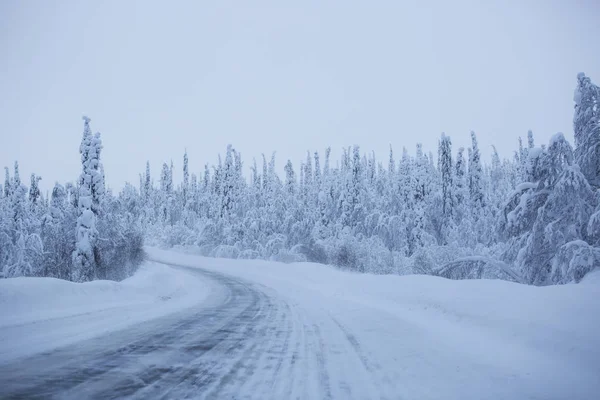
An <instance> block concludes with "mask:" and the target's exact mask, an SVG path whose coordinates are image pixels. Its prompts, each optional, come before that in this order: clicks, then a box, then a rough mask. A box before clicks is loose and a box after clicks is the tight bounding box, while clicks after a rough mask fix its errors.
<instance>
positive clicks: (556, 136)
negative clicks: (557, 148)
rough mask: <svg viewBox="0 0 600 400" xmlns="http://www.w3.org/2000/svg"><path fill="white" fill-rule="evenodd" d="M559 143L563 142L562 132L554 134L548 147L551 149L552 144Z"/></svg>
mask: <svg viewBox="0 0 600 400" xmlns="http://www.w3.org/2000/svg"><path fill="white" fill-rule="evenodd" d="M560 141H565V135H564V134H563V133H562V132H558V133H555V134H554V135H552V137H551V138H550V142H549V144H548V145H549V146H550V147H552V146H553V145H554V143H556V142H560Z"/></svg>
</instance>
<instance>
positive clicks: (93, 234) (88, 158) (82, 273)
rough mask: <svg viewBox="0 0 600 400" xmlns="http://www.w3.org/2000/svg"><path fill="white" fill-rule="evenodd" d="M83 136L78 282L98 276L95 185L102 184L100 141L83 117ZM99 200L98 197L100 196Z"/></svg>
mask: <svg viewBox="0 0 600 400" xmlns="http://www.w3.org/2000/svg"><path fill="white" fill-rule="evenodd" d="M83 120H84V129H83V138H82V140H81V145H80V147H79V152H80V153H81V164H82V172H81V175H80V177H79V198H78V204H77V210H78V217H77V228H76V232H75V244H76V248H75V251H74V252H73V270H72V275H71V278H72V280H73V281H75V282H85V281H90V280H93V279H94V278H95V277H96V264H97V263H96V261H97V260H96V256H97V254H96V240H97V236H98V231H97V230H96V212H95V205H94V196H95V195H96V196H97V195H98V194H99V193H95V192H94V187H95V185H96V184H97V183H98V182H97V181H96V180H95V179H94V178H95V177H96V176H97V175H96V173H97V172H98V162H99V160H98V156H99V151H98V150H99V149H98V147H99V146H98V143H97V142H96V141H94V137H93V136H92V131H91V129H90V119H89V118H87V117H83ZM96 199H97V197H96Z"/></svg>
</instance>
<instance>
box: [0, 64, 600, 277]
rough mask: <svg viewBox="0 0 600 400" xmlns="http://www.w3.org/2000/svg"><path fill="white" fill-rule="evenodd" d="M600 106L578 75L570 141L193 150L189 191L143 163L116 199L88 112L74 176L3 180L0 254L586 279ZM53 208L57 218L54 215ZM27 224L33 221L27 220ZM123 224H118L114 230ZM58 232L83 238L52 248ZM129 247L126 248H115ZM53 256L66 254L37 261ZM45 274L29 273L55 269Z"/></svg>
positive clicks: (444, 140)
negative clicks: (41, 186)
mask: <svg viewBox="0 0 600 400" xmlns="http://www.w3.org/2000/svg"><path fill="white" fill-rule="evenodd" d="M599 99H600V89H599V88H598V86H596V85H594V84H593V83H592V82H591V81H590V79H589V78H588V77H587V76H585V75H584V74H582V73H581V74H579V75H578V76H577V86H576V90H575V96H574V102H575V108H574V120H573V126H574V139H575V142H574V146H572V145H571V144H570V143H569V142H568V141H567V140H566V139H565V137H564V135H563V134H560V133H559V134H556V135H554V136H552V137H551V138H550V140H549V141H548V142H547V143H541V144H539V145H538V144H536V142H535V140H534V135H533V133H532V132H531V131H529V132H528V134H527V137H526V139H525V142H524V141H523V140H521V139H519V142H518V147H517V149H516V151H515V152H514V153H513V154H512V155H510V157H504V158H501V157H500V155H499V154H498V152H497V151H496V149H495V148H493V154H492V157H491V162H490V163H484V162H483V161H482V160H481V153H480V149H479V145H478V142H477V136H476V134H475V133H474V132H471V144H470V146H469V147H468V148H466V149H465V148H462V147H461V148H458V149H453V146H452V140H451V138H450V136H448V135H445V134H442V135H441V137H440V139H439V142H438V149H437V154H436V155H434V154H433V153H432V152H428V153H427V152H426V151H425V150H424V149H423V146H422V145H421V144H417V146H416V149H415V151H412V152H409V151H408V150H407V149H406V148H403V149H402V152H401V153H400V154H397V153H396V152H394V149H393V148H392V147H391V146H390V151H389V155H388V156H387V157H386V160H385V161H381V160H379V159H377V158H376V156H375V154H374V153H368V154H366V153H364V152H361V149H360V147H359V146H351V147H348V148H344V149H343V152H342V156H341V159H340V160H336V161H335V162H333V161H332V160H331V159H330V155H331V149H330V148H327V149H325V151H324V152H323V153H319V152H318V151H315V152H307V155H306V159H305V160H303V161H302V162H300V164H299V165H297V166H294V164H293V163H292V162H291V160H288V161H287V163H286V164H285V167H284V171H283V172H284V173H283V175H281V176H280V175H279V174H278V173H277V171H276V168H275V154H274V153H273V154H272V155H271V157H266V156H265V155H263V156H262V160H261V161H262V162H261V167H260V168H259V166H258V163H257V162H256V160H253V162H252V164H251V165H250V176H249V179H247V177H246V175H245V173H244V163H243V161H242V155H241V154H240V153H239V152H238V151H236V150H235V148H234V147H233V146H231V145H229V146H228V147H227V149H226V152H225V155H224V157H223V158H222V157H221V156H219V157H218V160H217V163H216V164H215V165H212V166H210V165H208V164H205V165H204V168H203V170H202V171H200V172H199V173H194V172H191V171H190V165H189V160H188V156H187V153H185V154H184V155H183V168H182V179H181V182H180V183H178V184H177V185H176V184H175V182H174V174H175V170H174V165H173V162H172V161H171V162H170V163H164V164H163V165H162V168H161V170H160V175H159V176H158V178H155V177H154V176H153V175H152V174H151V168H150V165H149V163H147V164H146V169H145V171H144V172H142V173H141V174H140V182H139V186H137V187H136V186H134V185H132V184H129V183H128V184H126V185H125V187H124V189H123V190H122V191H121V192H120V193H119V195H118V196H112V195H111V194H110V193H107V192H105V190H104V187H103V182H104V181H103V172H102V167H101V164H100V163H99V161H98V159H97V157H96V155H98V156H99V154H100V148H101V146H100V147H98V142H99V136H92V135H91V131H89V120H86V122H85V129H84V139H83V142H82V150H81V153H82V165H83V172H82V175H81V177H80V179H79V181H78V182H77V184H76V185H66V186H65V187H62V186H60V185H57V186H56V187H55V189H54V190H53V193H52V198H51V199H50V201H49V202H48V201H44V200H43V199H41V196H40V194H39V191H38V190H37V189H36V187H37V180H36V179H38V178H37V177H36V176H32V180H31V187H30V189H29V194H28V195H27V190H26V189H25V187H24V186H22V185H21V184H20V183H18V184H17V183H15V182H16V179H17V176H18V171H17V170H15V174H14V176H13V177H12V178H10V179H9V177H8V173H7V180H6V182H7V183H5V190H4V193H5V195H4V196H3V198H1V199H0V207H1V208H0V212H1V214H0V215H2V216H3V217H2V219H1V221H2V225H1V226H0V232H2V236H1V237H2V240H4V243H7V244H10V246H11V247H10V248H11V249H12V250H10V251H9V252H2V253H0V262H2V263H3V264H2V265H5V266H6V265H13V267H8V271H9V274H8V275H11V272H10V271H15V270H18V271H24V270H27V268H25V269H24V268H23V267H19V268H16V269H15V267H14V265H17V264H18V262H16V261H15V260H20V258H19V257H25V259H27V260H30V261H28V262H29V264H30V265H31V266H34V265H36V266H42V265H46V264H52V265H57V266H58V265H60V266H59V267H53V268H51V269H52V271H62V272H60V274H57V273H55V272H53V274H54V275H51V276H59V277H65V278H70V279H76V280H88V279H93V278H94V277H102V276H105V275H106V274H107V273H108V271H109V269H108V268H109V267H108V265H115V264H114V263H115V261H112V260H111V262H110V263H107V261H103V260H108V259H112V258H113V257H115V256H116V255H117V254H121V255H122V257H123V260H124V262H125V263H126V262H127V261H128V260H129V259H130V258H135V257H132V256H131V254H138V253H139V252H140V251H138V250H135V251H134V250H131V249H140V248H141V240H142V238H141V236H142V235H141V233H140V232H142V231H143V232H144V233H145V235H144V236H145V240H146V242H147V243H149V244H151V245H159V246H166V247H172V246H190V247H192V248H193V249H195V251H197V252H199V253H201V254H203V255H206V256H213V257H228V258H260V259H269V260H278V261H286V262H289V261H311V262H319V263H326V264H333V265H336V266H338V267H340V268H344V269H348V270H353V271H359V272H371V273H380V274H407V273H422V274H436V275H442V276H449V277H453V278H467V277H500V278H505V279H511V280H515V281H519V282H523V283H528V284H534V285H547V284H554V283H566V282H571V281H579V280H580V279H581V278H582V277H583V276H584V275H585V274H586V273H587V272H589V271H590V270H592V269H593V268H595V267H597V266H598V265H600V100H599ZM86 132H87V133H86ZM6 188H9V189H8V190H6ZM17 191H18V194H15V193H16V192H17ZM55 192H57V193H56V195H55ZM32 193H33V194H32ZM16 199H19V200H16ZM53 210H54V211H53ZM53 213H54V214H57V215H58V216H57V217H53V218H54V219H52V218H50V219H48V218H49V217H48V216H49V215H50V216H51V215H53ZM17 214H18V215H31V216H36V217H27V218H21V217H19V218H21V219H19V218H17V217H15V215H17ZM8 215H10V216H12V218H7V217H6V216H8ZM20 220H23V221H25V220H27V221H33V222H27V223H22V226H23V227H21V225H19V224H21V222H18V223H17V221H20ZM47 220H49V221H63V222H61V223H56V222H55V223H54V224H52V223H46V222H44V221H47ZM109 221H110V222H109ZM8 222H10V224H8ZM9 225H10V226H9ZM96 225H97V226H96ZM75 226H76V228H77V236H76V241H75V240H74V238H75V235H74V234H73V229H74V227H75ZM115 226H120V227H121V228H119V229H120V230H119V232H118V233H116V232H113V233H114V234H109V233H103V230H107V229H116V228H114V227H115ZM15 227H17V228H15ZM50 227H52V228H50ZM8 228H10V229H8ZM44 229H57V230H60V234H58V235H48V234H46V233H44ZM17 232H26V234H21V233H18V234H17ZM31 233H33V236H32V234H31ZM58 237H69V238H71V239H70V240H67V241H65V242H61V243H60V244H59V243H54V242H53V240H54V239H53V238H58ZM118 238H124V239H121V240H122V242H121V244H120V245H117V244H109V243H110V240H116V241H118V240H119V239H118ZM132 238H135V240H133V239H132ZM107 240H108V241H107ZM59 242H60V240H59ZM130 242H131V243H130ZM75 243H77V246H75ZM132 243H133V244H132ZM88 244H89V245H88ZM103 246H104V247H103ZM119 246H122V248H123V249H125V250H122V251H121V250H114V249H117V248H119V249H121V247H119ZM3 247H4V246H3ZM73 247H75V248H73ZM42 248H43V249H44V250H43V251H42ZM42 253H43V254H48V257H50V258H51V257H55V260H57V261H52V262H46V263H44V262H42V259H41V258H40V259H38V261H36V262H33V261H31V260H33V259H34V258H35V257H37V256H38V255H40V254H42ZM8 254H10V256H9V255H8ZM22 254H25V256H22ZM57 254H61V256H57ZM106 254H112V255H111V256H109V255H106ZM66 255H69V257H67V258H65V256H66ZM71 255H72V256H71ZM27 257H29V258H27ZM21 259H22V258H21ZM67 259H68V260H70V261H67ZM6 260H12V261H10V262H8V264H7V261H6ZM58 260H61V261H58ZM20 262H21V261H20ZM61 263H62V264H61ZM90 263H92V264H93V266H90V265H91V264H90ZM26 264H27V263H26ZM18 265H21V264H18ZM37 268H38V271H37V272H34V273H33V274H42V275H43V274H45V273H46V272H44V271H41V272H40V271H39V267H37ZM34 269H35V268H34ZM4 270H5V271H7V268H6V267H5V268H4ZM67 271H68V273H67ZM76 271H77V272H76ZM21 273H22V272H21ZM74 274H75V275H74ZM74 277H75V278H74Z"/></svg>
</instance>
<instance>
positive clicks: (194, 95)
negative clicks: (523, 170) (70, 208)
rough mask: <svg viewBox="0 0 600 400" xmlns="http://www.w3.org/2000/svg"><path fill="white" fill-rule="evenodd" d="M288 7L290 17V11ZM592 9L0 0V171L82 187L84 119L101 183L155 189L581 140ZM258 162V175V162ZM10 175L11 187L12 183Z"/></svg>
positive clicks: (594, 34) (598, 59) (598, 6)
mask: <svg viewBox="0 0 600 400" xmlns="http://www.w3.org/2000/svg"><path fill="white" fill-rule="evenodd" d="M292 3H294V4H292ZM599 21H600V3H597V2H595V1H594V0H589V1H581V0H579V1H578V0H576V1H566V0H565V1H558V0H549V1H543V0H540V1H534V0H531V1H513V0H511V1H482V0H478V1H471V2H467V1H439V2H425V1H415V2H412V1H400V0H396V1H360V2H359V1H336V2H333V1H312V0H311V1H307V0H303V1H298V2H289V1H251V2H246V1H218V2H217V1H215V2H207V1H171V2H167V1H160V2H154V1H133V0H124V1H93V2H92V1H78V0H77V1H76V0H72V1H68V0H60V1H34V0H29V1H27V0H25V1H19V0H3V1H0V166H4V165H12V163H13V161H14V160H15V159H16V160H18V161H19V163H20V166H21V171H22V178H23V180H24V181H26V182H27V183H28V181H29V179H28V176H29V174H30V173H31V172H36V173H38V174H40V175H42V177H43V178H44V180H43V181H42V184H43V186H42V187H43V189H44V190H46V189H49V188H51V186H52V185H53V184H54V182H55V181H57V180H58V181H61V182H64V181H68V180H74V179H75V178H76V177H77V176H78V174H79V170H80V165H79V154H78V147H79V142H80V139H81V133H82V128H83V122H82V120H81V116H82V115H83V114H85V115H88V116H90V117H91V118H92V129H93V130H94V131H100V132H102V137H103V141H104V146H105V148H104V152H103V162H104V165H105V170H106V175H107V182H108V184H109V185H110V186H112V187H113V188H115V189H119V188H121V187H122V185H123V183H124V182H125V181H130V182H132V183H134V184H136V185H137V183H138V174H139V172H142V171H143V170H144V167H145V163H146V160H149V161H150V163H151V167H152V173H153V174H154V177H155V178H158V172H159V170H160V166H161V164H162V162H164V161H167V162H168V161H170V160H171V159H173V160H174V162H175V165H176V167H177V176H176V179H177V180H179V179H180V177H181V173H180V167H181V164H182V161H181V159H182V156H183V151H184V149H185V148H187V150H188V154H189V157H190V167H191V170H192V171H193V172H197V173H201V171H202V170H203V165H204V163H206V162H209V163H211V164H212V163H214V162H216V159H217V154H218V153H223V152H224V151H225V147H226V145H227V144H228V143H232V144H233V145H234V147H236V148H237V149H238V150H239V151H241V152H242V155H243V159H244V161H245V164H246V166H249V165H251V163H252V157H256V158H257V159H259V157H260V154H261V153H262V152H265V153H267V154H270V153H271V152H272V151H274V150H276V151H277V154H278V165H279V166H280V167H282V166H283V164H284V163H285V161H286V160H287V159H288V158H290V159H291V160H292V162H293V163H294V167H295V168H296V169H297V168H298V166H299V161H300V160H301V159H304V158H305V157H306V150H308V149H310V150H311V151H314V150H319V151H322V150H323V149H324V148H325V147H326V146H328V145H330V146H331V147H332V149H333V154H332V156H333V158H334V159H336V158H337V157H338V156H339V154H340V149H341V148H342V146H348V145H352V144H359V145H361V147H362V149H363V150H366V151H371V150H374V151H375V152H376V154H377V156H378V158H379V159H380V160H381V161H384V162H385V161H386V160H387V151H388V150H387V149H388V146H389V144H390V143H391V144H392V145H393V146H394V149H395V151H396V153H397V154H398V155H400V154H401V151H402V146H406V147H407V148H408V149H409V150H410V151H411V152H414V148H415V145H416V143H417V142H418V141H420V142H422V143H423V144H424V146H425V149H426V151H430V150H431V151H434V152H435V151H436V149H437V140H438V138H439V136H440V133H441V132H442V131H444V132H446V133H447V134H448V135H450V136H451V137H452V139H453V143H454V149H453V150H454V151H456V149H457V148H458V146H467V145H468V141H469V131H470V130H475V131H476V132H477V134H478V138H479V143H480V146H481V148H482V151H483V153H484V156H485V157H486V158H487V157H489V154H490V152H491V150H490V145H491V144H496V146H497V148H498V150H499V152H500V153H501V156H502V157H509V156H511V153H512V151H513V150H514V149H515V148H516V144H517V137H518V136H519V135H523V136H524V135H525V134H526V132H527V130H528V129H533V131H534V135H535V137H536V139H537V141H538V143H539V142H540V141H543V142H546V141H547V140H548V139H549V137H550V135H552V134H554V133H556V132H558V131H562V132H564V133H565V134H566V135H567V137H568V138H569V139H571V138H572V114H573V101H572V98H573V89H574V87H575V76H576V74H577V72H579V71H584V72H586V74H588V75H589V76H591V78H592V80H593V81H595V82H596V83H599V82H600V51H599V50H600V47H599V46H600V45H599V43H598V38H600V22H599ZM259 165H260V164H259ZM2 180H3V179H2Z"/></svg>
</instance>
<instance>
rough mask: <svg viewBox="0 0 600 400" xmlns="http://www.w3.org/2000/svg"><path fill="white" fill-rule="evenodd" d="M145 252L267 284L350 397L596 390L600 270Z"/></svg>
mask: <svg viewBox="0 0 600 400" xmlns="http://www.w3.org/2000/svg"><path fill="white" fill-rule="evenodd" d="M148 253H149V255H150V257H151V258H152V259H154V260H156V261H164V262H172V263H178V264H180V265H187V266H192V267H193V266H196V267H202V268H205V269H209V270H215V271H220V272H223V273H227V274H231V275H235V276H237V277H242V278H244V279H246V280H249V281H252V282H255V283H258V284H260V285H263V287H266V288H268V289H269V290H274V291H275V292H276V293H277V295H278V296H279V297H281V298H282V299H284V300H285V301H286V302H287V303H288V304H289V305H290V307H291V311H290V313H291V314H293V315H295V316H296V317H297V318H298V319H299V320H303V321H310V323H312V324H315V325H316V326H318V327H319V330H320V336H321V339H322V343H321V346H320V350H318V351H320V352H321V355H322V357H323V359H324V363H325V364H326V368H327V370H328V373H329V380H330V384H331V391H332V393H331V394H332V395H333V398H349V397H350V396H348V395H347V394H346V395H345V394H344V393H345V392H344V390H345V389H344V388H345V385H349V386H350V388H351V389H352V391H353V392H352V397H355V398H379V397H386V398H414V399H475V398H477V399H483V398H486V399H492V398H494V399H496V398H498V399H508V398H512V399H516V398H540V399H566V398H570V399H591V398H595V397H596V395H597V394H598V393H599V392H600V379H598V377H599V376H600V335H598V332H600V302H599V301H598V299H599V298H600V279H595V278H596V277H597V275H598V274H597V273H593V274H591V275H590V276H589V277H587V278H586V280H585V281H584V283H583V284H569V285H561V286H549V287H534V286H527V285H520V284H515V283H510V282H506V281H501V280H470V281H452V280H446V279H443V278H437V277H431V276H421V275H412V276H376V275H369V274H355V273H348V272H343V271H339V270H337V269H334V268H331V267H327V266H323V265H318V264H311V263H296V264H285V265H284V264H280V263H275V262H266V261H259V260H222V259H218V260H217V259H211V258H203V257H199V256H195V255H189V254H176V253H174V252H172V251H171V252H170V251H164V250H158V249H148ZM304 323H305V324H306V322H304ZM298 324H300V323H298ZM344 337H345V338H346V339H343V338H344ZM343 340H347V341H349V342H350V343H351V344H352V345H351V346H345V347H344V344H343ZM346 344H347V343H346ZM352 349H354V350H352ZM349 351H350V352H349ZM365 369H366V370H365ZM336 384H339V387H338V386H336ZM336 388H337V389H336ZM338 389H339V391H337V392H336V390H338Z"/></svg>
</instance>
